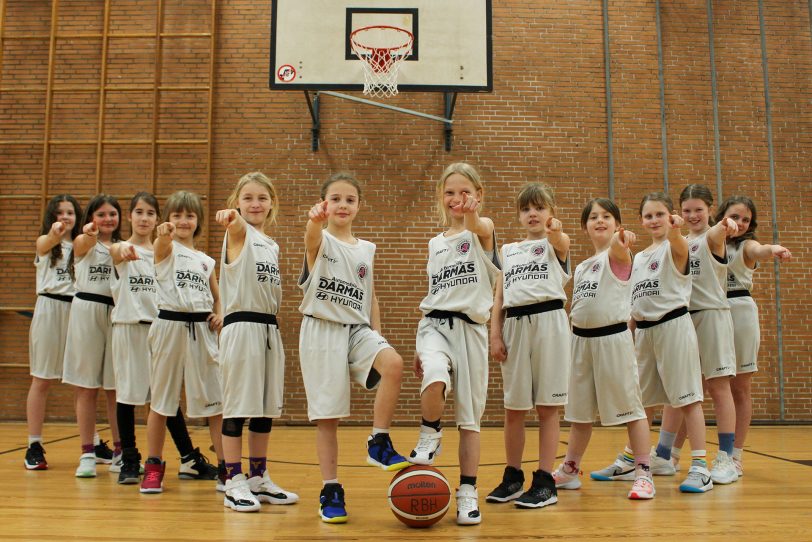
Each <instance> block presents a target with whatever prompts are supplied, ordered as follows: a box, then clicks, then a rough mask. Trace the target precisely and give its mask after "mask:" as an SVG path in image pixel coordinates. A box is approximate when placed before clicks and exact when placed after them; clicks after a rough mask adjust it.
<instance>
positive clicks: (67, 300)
mask: <svg viewBox="0 0 812 542" xmlns="http://www.w3.org/2000/svg"><path fill="white" fill-rule="evenodd" d="M39 295H41V296H42V297H47V298H48V299H54V300H56V301H64V302H65V303H70V302H72V301H73V296H72V295H59V294H39Z"/></svg>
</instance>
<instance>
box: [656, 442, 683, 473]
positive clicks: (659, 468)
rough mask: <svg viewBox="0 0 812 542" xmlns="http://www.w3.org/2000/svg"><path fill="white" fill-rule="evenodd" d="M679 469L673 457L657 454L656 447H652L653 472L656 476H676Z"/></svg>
mask: <svg viewBox="0 0 812 542" xmlns="http://www.w3.org/2000/svg"><path fill="white" fill-rule="evenodd" d="M676 473H677V470H676V469H675V468H674V464H673V463H672V462H671V459H670V458H669V459H663V458H662V457H660V456H659V455H657V450H656V448H652V449H651V474H653V475H655V476H674V475H675V474H676Z"/></svg>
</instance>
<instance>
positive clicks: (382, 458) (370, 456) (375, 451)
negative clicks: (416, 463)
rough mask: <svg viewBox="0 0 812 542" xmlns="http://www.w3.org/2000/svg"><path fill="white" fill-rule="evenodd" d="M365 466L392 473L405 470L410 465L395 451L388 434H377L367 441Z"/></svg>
mask: <svg viewBox="0 0 812 542" xmlns="http://www.w3.org/2000/svg"><path fill="white" fill-rule="evenodd" d="M367 464H369V465H372V466H374V467H380V468H382V469H383V470H385V471H389V472H392V471H397V470H401V469H405V468H406V467H408V466H409V465H410V464H411V463H409V461H408V460H407V459H406V458H405V457H403V456H402V455H400V454H399V453H397V452H396V451H395V447H394V446H393V445H392V438H391V437H390V436H389V433H378V434H377V435H370V436H369V438H368V439H367Z"/></svg>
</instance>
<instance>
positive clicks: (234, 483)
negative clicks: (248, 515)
mask: <svg viewBox="0 0 812 542" xmlns="http://www.w3.org/2000/svg"><path fill="white" fill-rule="evenodd" d="M223 506H225V507H227V508H231V509H232V510H236V511H237V512H256V511H257V510H259V509H260V504H259V501H258V500H257V498H256V497H254V494H253V493H251V487H250V486H249V485H248V480H246V479H245V475H244V474H238V475H237V476H235V477H234V478H231V479H229V480H226V494H225V496H224V497H223Z"/></svg>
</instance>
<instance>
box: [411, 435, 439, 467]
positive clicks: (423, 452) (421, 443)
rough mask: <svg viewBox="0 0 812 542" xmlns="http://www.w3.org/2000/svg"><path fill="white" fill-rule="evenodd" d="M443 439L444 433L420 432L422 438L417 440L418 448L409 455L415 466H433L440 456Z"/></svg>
mask: <svg viewBox="0 0 812 542" xmlns="http://www.w3.org/2000/svg"><path fill="white" fill-rule="evenodd" d="M442 438H443V432H442V431H436V432H431V433H429V432H424V431H420V438H418V439H417V446H415V447H414V450H412V453H411V454H409V461H410V462H411V463H414V464H415V465H431V464H432V463H434V458H435V457H437V456H438V455H440V450H441V449H442V446H440V442H441V440H442Z"/></svg>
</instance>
